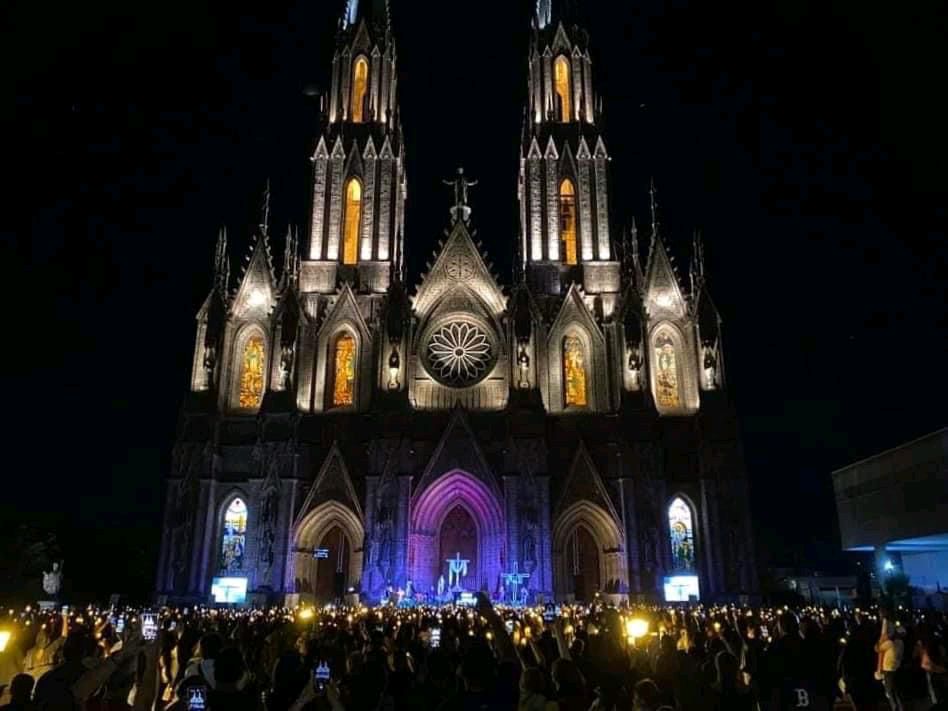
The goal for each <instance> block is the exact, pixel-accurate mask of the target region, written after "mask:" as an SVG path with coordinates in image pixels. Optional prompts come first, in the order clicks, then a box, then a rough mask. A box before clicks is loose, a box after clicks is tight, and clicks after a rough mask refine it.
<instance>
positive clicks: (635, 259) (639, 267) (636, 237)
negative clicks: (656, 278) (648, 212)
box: [631, 217, 642, 279]
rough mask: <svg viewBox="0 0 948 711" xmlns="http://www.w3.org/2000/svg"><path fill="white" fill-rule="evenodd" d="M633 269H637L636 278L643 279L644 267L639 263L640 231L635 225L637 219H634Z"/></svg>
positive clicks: (632, 233)
mask: <svg viewBox="0 0 948 711" xmlns="http://www.w3.org/2000/svg"><path fill="white" fill-rule="evenodd" d="M631 237H632V268H633V269H635V276H636V277H638V278H640V279H641V277H642V265H641V264H640V263H639V229H638V227H636V225H635V217H633V218H632V231H631Z"/></svg>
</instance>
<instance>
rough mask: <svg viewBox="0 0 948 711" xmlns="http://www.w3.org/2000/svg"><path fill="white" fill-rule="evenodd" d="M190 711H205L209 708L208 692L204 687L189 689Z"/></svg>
mask: <svg viewBox="0 0 948 711" xmlns="http://www.w3.org/2000/svg"><path fill="white" fill-rule="evenodd" d="M187 691H188V711H204V710H205V709H206V708H207V692H206V691H205V689H204V687H203V686H192V687H190V688H188V690H187Z"/></svg>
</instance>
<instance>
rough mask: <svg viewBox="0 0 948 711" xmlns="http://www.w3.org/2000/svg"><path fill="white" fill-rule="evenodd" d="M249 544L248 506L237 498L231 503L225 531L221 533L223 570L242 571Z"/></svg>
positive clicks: (225, 522) (225, 520) (225, 518)
mask: <svg viewBox="0 0 948 711" xmlns="http://www.w3.org/2000/svg"><path fill="white" fill-rule="evenodd" d="M246 543H247V504H245V503H244V500H243V499H240V498H237V499H234V500H233V501H231V502H230V506H228V507H227V511H226V512H225V513H224V529H223V532H222V533H221V569H222V570H224V571H231V570H240V569H241V567H242V566H243V562H244V548H245V546H246Z"/></svg>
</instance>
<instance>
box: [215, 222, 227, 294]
mask: <svg viewBox="0 0 948 711" xmlns="http://www.w3.org/2000/svg"><path fill="white" fill-rule="evenodd" d="M214 286H215V288H216V289H217V290H218V291H219V292H220V294H221V296H222V297H224V298H225V299H226V298H227V290H228V289H229V288H230V256H229V255H228V252H227V228H226V227H221V229H220V231H219V232H218V233H217V245H216V246H215V247H214Z"/></svg>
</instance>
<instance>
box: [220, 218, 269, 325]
mask: <svg viewBox="0 0 948 711" xmlns="http://www.w3.org/2000/svg"><path fill="white" fill-rule="evenodd" d="M275 302H276V294H275V289H274V284H273V269H272V267H271V265H270V249H269V245H268V244H267V238H266V237H265V236H264V235H260V236H258V237H257V241H256V242H255V243H254V246H253V248H252V251H251V253H250V257H249V261H248V263H247V266H246V267H245V268H244V273H243V276H242V277H241V279H240V285H239V286H238V287H237V293H236V294H235V295H234V300H233V303H232V305H231V314H233V315H234V316H236V317H238V318H240V319H253V318H265V317H266V316H267V315H268V314H269V313H270V310H271V309H272V308H273V305H274V303H275Z"/></svg>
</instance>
